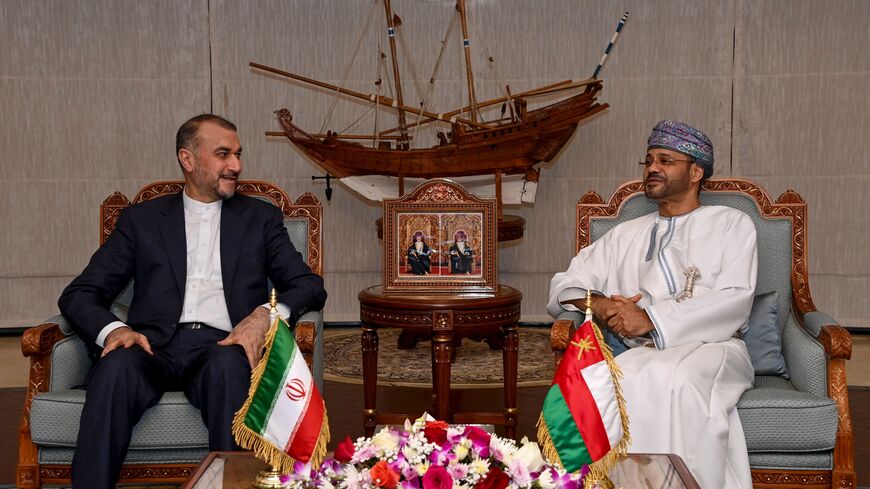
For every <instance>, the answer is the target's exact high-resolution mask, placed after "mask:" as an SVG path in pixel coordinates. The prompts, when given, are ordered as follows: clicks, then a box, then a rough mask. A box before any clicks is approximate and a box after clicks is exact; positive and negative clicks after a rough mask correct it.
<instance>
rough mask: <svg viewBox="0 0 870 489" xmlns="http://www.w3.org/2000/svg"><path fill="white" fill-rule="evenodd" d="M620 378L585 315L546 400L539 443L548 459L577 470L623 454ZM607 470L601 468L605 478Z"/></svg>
mask: <svg viewBox="0 0 870 489" xmlns="http://www.w3.org/2000/svg"><path fill="white" fill-rule="evenodd" d="M619 376H620V375H619V371H618V368H617V367H616V364H615V362H613V356H612V354H611V352H610V349H609V348H608V347H607V344H606V343H604V341H603V339H602V338H601V333H600V331H598V329H597V327H595V325H594V324H593V323H592V317H591V314H589V313H588V312H587V315H586V321H585V322H584V323H583V324H582V325H581V326H580V327H579V328H578V329H577V331H576V332H575V333H574V337H573V338H572V339H571V342H570V344H569V345H568V348H567V349H566V350H565V355H564V356H563V357H562V362H561V363H560V364H559V369H558V371H557V372H556V375H555V377H554V378H553V384H552V386H551V387H550V390H549V391H548V392H547V395H546V397H545V398H544V406H543V409H542V410H541V417H540V419H539V420H538V441H539V442H540V443H541V447H542V448H543V452H544V455H546V456H547V458H549V459H550V460H552V461H556V460H558V461H560V462H561V464H562V466H563V467H565V470H567V471H569V472H576V471H578V470H580V469H581V468H582V467H583V466H584V465H591V464H593V463H594V462H597V461H599V460H601V459H604V458H605V457H607V456H608V455H611V456H610V457H607V458H608V460H604V461H603V462H602V464H606V465H609V462H611V461H612V459H613V458H615V457H616V455H617V454H618V453H625V447H626V446H627V443H628V441H627V435H628V433H627V428H628V418H627V416H626V414H625V404H624V401H623V400H622V393H621V391H620V390H619V383H618V379H619ZM623 426H625V429H626V432H624V431H623ZM590 469H592V470H595V469H596V467H594V466H593V467H590ZM608 469H609V467H601V470H603V473H604V474H606V473H607V470H608Z"/></svg>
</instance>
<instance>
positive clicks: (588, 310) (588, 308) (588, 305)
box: [586, 289, 592, 314]
mask: <svg viewBox="0 0 870 489" xmlns="http://www.w3.org/2000/svg"><path fill="white" fill-rule="evenodd" d="M586 314H592V291H591V290H589V289H587V290H586Z"/></svg>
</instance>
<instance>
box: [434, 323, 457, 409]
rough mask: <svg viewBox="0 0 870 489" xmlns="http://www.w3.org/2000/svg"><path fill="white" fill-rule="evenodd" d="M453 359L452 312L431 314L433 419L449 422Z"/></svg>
mask: <svg viewBox="0 0 870 489" xmlns="http://www.w3.org/2000/svg"><path fill="white" fill-rule="evenodd" d="M452 358H453V311H435V312H433V313H432V389H433V390H434V391H435V418H437V419H439V420H442V421H448V422H449V421H451V417H452V415H451V414H450V361H451V360H452Z"/></svg>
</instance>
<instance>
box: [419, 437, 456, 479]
mask: <svg viewBox="0 0 870 489" xmlns="http://www.w3.org/2000/svg"><path fill="white" fill-rule="evenodd" d="M445 424H446V423H445ZM452 487H453V477H451V476H450V473H449V472H447V469H445V468H444V467H442V466H440V465H432V466H430V467H429V470H427V471H426V473H425V474H423V489H451V488H452Z"/></svg>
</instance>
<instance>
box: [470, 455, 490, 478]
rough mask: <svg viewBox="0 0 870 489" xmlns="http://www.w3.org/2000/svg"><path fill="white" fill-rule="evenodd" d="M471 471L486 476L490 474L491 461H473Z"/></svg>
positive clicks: (480, 459) (479, 459)
mask: <svg viewBox="0 0 870 489" xmlns="http://www.w3.org/2000/svg"><path fill="white" fill-rule="evenodd" d="M469 469H470V470H469V471H470V472H471V473H472V474H477V475H484V474H486V473H487V472H489V461H488V460H485V459H482V458H478V459H475V460H472V461H471V463H470V464H469Z"/></svg>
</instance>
